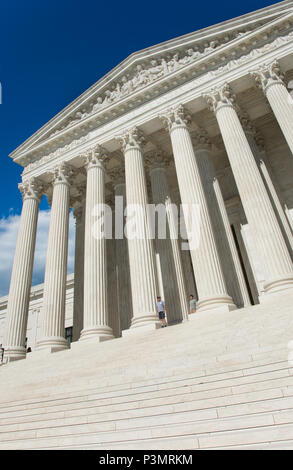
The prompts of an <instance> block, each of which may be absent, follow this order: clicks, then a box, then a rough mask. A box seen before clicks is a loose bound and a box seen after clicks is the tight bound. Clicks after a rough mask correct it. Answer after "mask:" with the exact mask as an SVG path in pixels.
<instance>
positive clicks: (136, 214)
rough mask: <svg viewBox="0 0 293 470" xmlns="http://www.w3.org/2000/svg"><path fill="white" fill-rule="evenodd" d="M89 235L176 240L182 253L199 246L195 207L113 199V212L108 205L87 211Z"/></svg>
mask: <svg viewBox="0 0 293 470" xmlns="http://www.w3.org/2000/svg"><path fill="white" fill-rule="evenodd" d="M91 216H92V235H93V237H94V238H96V239H103V238H105V239H112V238H115V239H116V240H119V239H123V238H127V239H128V240H144V239H151V240H153V239H155V238H156V239H159V240H165V239H167V238H170V239H171V240H180V243H181V248H182V250H196V249H197V248H198V246H199V242H200V230H201V225H200V222H201V211H200V205H199V204H181V205H180V206H179V209H178V207H177V205H176V204H172V203H171V202H169V201H168V200H166V204H146V205H141V204H128V205H126V207H124V203H123V196H115V204H114V212H113V210H112V208H111V207H110V206H109V205H108V204H97V205H96V206H95V207H94V208H93V209H92V211H91Z"/></svg>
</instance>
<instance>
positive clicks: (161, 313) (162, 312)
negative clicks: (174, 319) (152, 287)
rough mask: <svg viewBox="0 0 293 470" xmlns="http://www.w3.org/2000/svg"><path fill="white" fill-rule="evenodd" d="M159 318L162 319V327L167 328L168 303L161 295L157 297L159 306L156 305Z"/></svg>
mask: <svg viewBox="0 0 293 470" xmlns="http://www.w3.org/2000/svg"><path fill="white" fill-rule="evenodd" d="M156 309H157V312H158V315H159V319H160V320H161V323H162V326H161V328H165V327H166V326H167V322H166V305H165V302H164V301H163V300H162V298H161V297H160V296H158V297H157V306H156Z"/></svg>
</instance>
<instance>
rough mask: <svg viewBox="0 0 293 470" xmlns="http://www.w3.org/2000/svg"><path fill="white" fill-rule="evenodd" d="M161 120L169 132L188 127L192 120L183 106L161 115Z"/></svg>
mask: <svg viewBox="0 0 293 470" xmlns="http://www.w3.org/2000/svg"><path fill="white" fill-rule="evenodd" d="M159 118H160V119H161V120H162V121H163V123H164V125H165V126H166V128H167V129H168V130H169V132H170V131H172V130H173V129H174V128H176V127H182V126H183V127H186V126H187V125H188V124H189V123H190V120H191V118H190V115H189V114H188V113H187V112H186V110H185V109H184V107H183V106H182V104H180V105H178V106H176V107H173V108H170V109H168V110H167V111H166V112H165V113H164V114H160V115H159Z"/></svg>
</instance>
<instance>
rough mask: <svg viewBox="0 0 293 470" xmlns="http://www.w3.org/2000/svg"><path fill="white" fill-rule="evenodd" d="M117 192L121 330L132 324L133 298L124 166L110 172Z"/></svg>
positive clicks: (118, 279) (116, 213)
mask: <svg viewBox="0 0 293 470" xmlns="http://www.w3.org/2000/svg"><path fill="white" fill-rule="evenodd" d="M110 175H111V177H112V181H113V185H114V193H115V246H116V269H117V291H118V312H119V318H120V330H121V331H123V330H127V329H128V328H130V325H131V318H132V299H131V285H130V270H129V257H128V246H127V239H126V237H125V234H124V228H125V215H124V214H125V207H126V186H125V172H124V169H123V168H122V167H118V168H116V169H112V170H111V172H110Z"/></svg>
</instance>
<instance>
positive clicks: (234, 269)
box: [192, 129, 250, 307]
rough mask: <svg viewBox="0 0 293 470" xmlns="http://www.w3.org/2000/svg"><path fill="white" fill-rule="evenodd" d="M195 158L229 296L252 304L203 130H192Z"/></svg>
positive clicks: (207, 139)
mask: <svg viewBox="0 0 293 470" xmlns="http://www.w3.org/2000/svg"><path fill="white" fill-rule="evenodd" d="M192 142H193V145H194V152H195V157H196V159H197V162H198V166H199V171H200V175H201V179H202V183H203V187H204V189H205V195H206V198H207V203H208V206H209V211H210V216H211V220H212V225H213V227H214V233H215V238H216V243H217V247H218V251H219V256H220V260H221V266H222V269H223V272H224V276H225V281H226V285H227V289H228V293H229V295H231V297H232V299H233V300H234V302H235V304H236V305H237V306H238V307H246V306H248V305H250V299H249V295H248V291H247V287H246V283H245V279H244V276H243V272H242V268H241V264H240V260H239V257H238V254H237V250H236V246H235V242H234V239H233V235H232V231H231V227H230V222H229V219H228V215H227V212H226V207H225V203H224V200H223V196H222V191H221V188H220V185H219V182H218V180H217V178H216V173H215V169H214V165H213V162H212V156H211V142H210V140H209V138H208V136H207V134H206V132H205V131H204V130H203V129H200V130H199V131H197V132H193V133H192Z"/></svg>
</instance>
